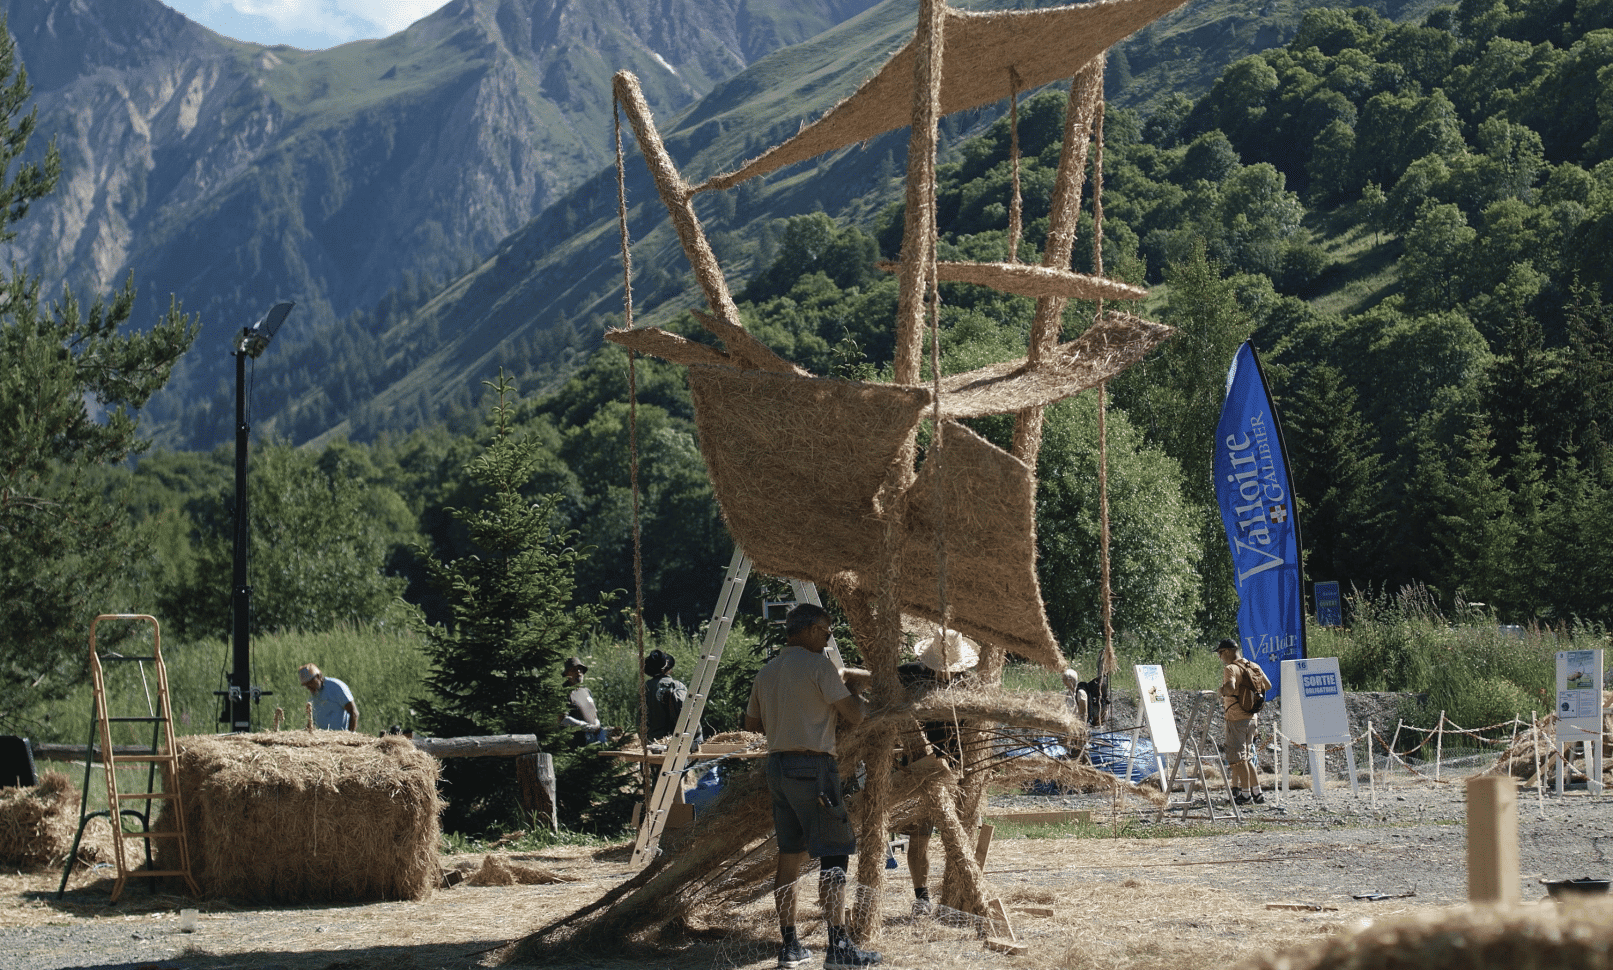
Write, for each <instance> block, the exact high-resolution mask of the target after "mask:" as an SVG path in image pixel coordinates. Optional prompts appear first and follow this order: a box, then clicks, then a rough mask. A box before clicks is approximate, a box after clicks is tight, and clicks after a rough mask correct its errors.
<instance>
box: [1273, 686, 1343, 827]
mask: <svg viewBox="0 0 1613 970" xmlns="http://www.w3.org/2000/svg"><path fill="white" fill-rule="evenodd" d="M1281 677H1282V686H1283V692H1282V698H1283V716H1282V732H1281V734H1282V743H1281V744H1280V745H1279V746H1278V751H1279V752H1280V756H1279V759H1278V766H1277V777H1278V779H1279V785H1280V786H1281V787H1280V790H1281V791H1283V792H1286V791H1287V790H1288V743H1289V742H1290V741H1292V742H1294V743H1295V744H1301V745H1304V746H1305V750H1306V753H1307V754H1308V755H1309V756H1310V768H1311V791H1313V792H1315V793H1316V797H1317V798H1321V797H1323V796H1322V780H1323V775H1324V769H1323V764H1322V758H1323V755H1324V754H1326V752H1327V746H1328V745H1330V744H1342V745H1344V760H1345V763H1346V764H1347V765H1348V768H1349V772H1350V791H1351V793H1353V794H1360V789H1359V788H1358V787H1357V784H1356V780H1355V746H1354V745H1352V744H1351V743H1350V718H1349V715H1348V714H1347V713H1346V712H1345V710H1344V682H1343V681H1342V680H1341V679H1340V678H1339V658H1337V657H1316V658H1313V659H1310V660H1284V661H1283V664H1282V674H1281Z"/></svg>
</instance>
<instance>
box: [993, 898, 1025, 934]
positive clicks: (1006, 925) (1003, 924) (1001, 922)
mask: <svg viewBox="0 0 1613 970" xmlns="http://www.w3.org/2000/svg"><path fill="white" fill-rule="evenodd" d="M986 913H987V914H988V915H989V916H990V917H991V926H992V929H994V930H998V931H999V935H1000V934H1002V933H1006V934H1008V938H1009V939H1010V940H1015V941H1017V940H1018V939H1019V934H1018V933H1015V932H1014V924H1013V922H1012V921H1011V920H1009V918H1008V910H1007V909H1005V908H1004V907H1003V901H1002V900H1001V899H992V900H990V901H989V902H987V903H986Z"/></svg>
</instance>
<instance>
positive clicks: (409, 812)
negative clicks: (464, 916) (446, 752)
mask: <svg viewBox="0 0 1613 970" xmlns="http://www.w3.org/2000/svg"><path fill="white" fill-rule="evenodd" d="M178 756H179V757H178V765H177V769H176V770H177V771H178V773H179V784H180V787H181V790H182V791H183V792H184V793H185V832H186V837H187V841H188V843H189V846H190V860H191V870H192V875H193V876H194V877H195V879H196V882H197V884H198V885H200V886H201V887H202V891H203V892H204V893H205V894H207V895H209V896H227V897H229V898H231V899H243V900H253V901H259V902H278V903H313V902H370V901H378V900H402V899H424V898H426V897H427V896H429V895H430V894H431V891H432V889H433V888H435V887H436V886H438V885H440V884H441V882H442V870H441V868H440V867H439V866H438V862H437V851H438V842H439V837H440V829H439V828H438V814H439V812H440V811H441V807H442V806H441V803H440V802H439V801H438V798H437V774H438V766H437V761H436V759H435V758H433V757H431V756H430V755H428V754H425V753H424V752H422V751H420V750H418V749H417V748H416V747H415V746H414V744H413V743H411V742H410V741H408V740H407V739H405V738H403V737H395V736H391V735H389V736H387V737H384V738H372V737H369V736H368V735H362V734H354V733H352V732H348V731H284V732H274V733H257V734H227V735H220V736H211V735H199V736H192V737H184V738H180V739H179V741H178ZM154 827H155V828H157V829H159V830H161V829H171V828H173V824H172V820H171V819H169V818H168V817H167V815H166V813H165V814H164V815H161V816H159V817H158V819H157V822H156V824H155V826H154ZM159 864H166V863H164V862H163V860H162V859H161V858H159Z"/></svg>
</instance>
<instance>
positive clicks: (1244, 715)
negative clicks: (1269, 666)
mask: <svg viewBox="0 0 1613 970" xmlns="http://www.w3.org/2000/svg"><path fill="white" fill-rule="evenodd" d="M1247 676H1249V674H1248V673H1247V672H1245V671H1244V669H1243V665H1242V664H1241V663H1229V664H1227V665H1226V666H1225V667H1223V668H1222V670H1221V689H1220V690H1219V691H1218V692H1217V693H1219V694H1220V695H1221V707H1222V709H1223V710H1224V711H1225V712H1226V719H1227V720H1229V721H1247V720H1249V719H1250V718H1252V717H1254V716H1255V715H1253V714H1250V713H1249V712H1248V711H1246V710H1244V709H1243V705H1242V704H1239V703H1238V689H1239V688H1240V687H1242V686H1243V678H1245V677H1247Z"/></svg>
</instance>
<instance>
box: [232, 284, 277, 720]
mask: <svg viewBox="0 0 1613 970" xmlns="http://www.w3.org/2000/svg"><path fill="white" fill-rule="evenodd" d="M295 305H296V304H294V303H291V302H289V301H288V302H282V303H276V304H275V305H274V306H273V307H272V308H270V310H269V312H268V313H267V314H265V315H264V317H263V319H262V320H259V321H258V322H257V323H254V324H253V325H252V326H250V327H245V328H243V329H242V330H241V335H240V336H239V337H238V338H236V341H235V349H234V350H233V351H231V353H232V354H233V356H234V357H235V570H234V575H233V576H232V581H231V596H230V612H231V619H232V636H231V645H232V654H233V661H234V664H233V669H232V670H231V671H230V678H229V690H227V691H221V692H220V693H222V694H224V695H226V697H227V700H226V701H225V710H226V716H225V717H222V718H220V720H222V721H226V722H228V724H229V725H230V730H231V731H251V730H252V702H253V701H254V700H258V699H260V698H262V697H263V696H265V695H267V694H268V693H269V691H266V690H262V689H261V688H258V687H254V686H252V655H251V639H250V632H249V623H250V620H251V615H252V587H251V586H250V585H249V584H248V583H247V569H246V565H247V547H248V544H249V539H250V536H249V533H248V526H247V507H246V455H247V436H248V434H249V432H250V431H251V427H250V426H249V425H248V424H247V420H246V359H247V358H248V357H250V358H252V359H253V360H256V359H257V358H258V357H260V356H261V355H262V354H263V352H264V351H265V350H267V349H269V341H271V340H273V339H274V335H275V332H276V331H278V330H279V329H280V325H281V324H282V323H285V322H286V315H287V314H289V313H290V312H291V308H292V307H293V306H295Z"/></svg>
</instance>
